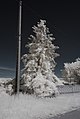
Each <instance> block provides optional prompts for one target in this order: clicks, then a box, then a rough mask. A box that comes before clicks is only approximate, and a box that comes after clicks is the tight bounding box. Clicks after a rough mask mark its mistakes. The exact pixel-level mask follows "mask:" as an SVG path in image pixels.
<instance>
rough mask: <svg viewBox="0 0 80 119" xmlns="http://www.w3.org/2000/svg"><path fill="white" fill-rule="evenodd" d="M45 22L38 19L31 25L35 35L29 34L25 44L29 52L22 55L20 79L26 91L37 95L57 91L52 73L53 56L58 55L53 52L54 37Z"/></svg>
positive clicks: (55, 47) (45, 94) (54, 47)
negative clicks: (36, 22)
mask: <svg viewBox="0 0 80 119" xmlns="http://www.w3.org/2000/svg"><path fill="white" fill-rule="evenodd" d="M45 23H46V21H45V20H40V22H38V24H37V26H34V27H32V28H33V32H34V34H35V35H30V38H29V40H30V41H31V43H29V44H27V45H26V47H28V49H29V53H28V54H24V55H23V56H22V61H23V63H24V72H23V74H22V81H23V83H24V86H25V89H26V93H35V94H36V95H38V96H52V95H55V94H56V93H58V91H57V88H56V85H55V81H56V79H54V77H55V75H54V73H53V71H54V69H55V66H56V62H55V58H56V57H57V56H59V55H58V54H57V53H55V50H56V49H58V47H57V46H54V44H52V40H54V39H55V38H54V37H53V35H52V34H50V32H49V29H48V28H47V27H46V25H45ZM57 81H58V80H57Z"/></svg>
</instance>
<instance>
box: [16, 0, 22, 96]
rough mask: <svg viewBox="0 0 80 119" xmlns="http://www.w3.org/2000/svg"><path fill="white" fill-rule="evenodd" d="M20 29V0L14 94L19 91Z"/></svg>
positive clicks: (20, 6)
mask: <svg viewBox="0 0 80 119" xmlns="http://www.w3.org/2000/svg"><path fill="white" fill-rule="evenodd" d="M21 29H22V0H20V1H19V32H18V48H17V62H16V79H15V94H19V89H20V74H21V73H20V72H21V71H20V70H21V68H20V65H21V64H20V60H21Z"/></svg>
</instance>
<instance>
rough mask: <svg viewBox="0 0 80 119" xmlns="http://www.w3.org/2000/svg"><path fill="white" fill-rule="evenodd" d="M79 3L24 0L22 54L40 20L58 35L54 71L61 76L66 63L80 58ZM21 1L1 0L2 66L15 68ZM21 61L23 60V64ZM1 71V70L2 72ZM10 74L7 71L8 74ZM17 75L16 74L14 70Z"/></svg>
mask: <svg viewBox="0 0 80 119" xmlns="http://www.w3.org/2000/svg"><path fill="white" fill-rule="evenodd" d="M79 14H80V6H79V3H77V2H68V1H67V2H65V1H54V0H51V1H50V0H47V1H45V0H44V2H43V1H42V0H41V1H37V0H34V1H32V0H28V1H26V0H23V15H22V54H21V56H22V55H23V54H24V53H26V52H27V50H26V48H25V44H26V43H27V42H28V37H29V35H30V34H32V33H33V32H32V26H33V25H36V24H37V22H39V21H40V19H44V20H46V25H47V27H48V28H49V29H50V32H51V33H52V34H53V35H54V37H55V38H56V39H55V41H54V45H57V46H59V49H58V50H57V51H56V52H57V53H59V54H60V56H59V57H58V58H56V62H57V66H56V68H55V72H56V75H57V76H61V73H60V70H61V69H63V63H64V62H72V61H73V62H74V61H75V59H76V58H78V57H80V54H79V51H80V15H79ZM17 35H18V2H17V1H16V0H14V1H10V0H7V1H5V2H4V1H1V3H0V67H7V68H12V69H16V50H17V40H18V37H17ZM21 64H22V63H21ZM0 73H2V72H1V71H0ZM7 74H8V73H5V76H6V75H7ZM13 75H15V73H13Z"/></svg>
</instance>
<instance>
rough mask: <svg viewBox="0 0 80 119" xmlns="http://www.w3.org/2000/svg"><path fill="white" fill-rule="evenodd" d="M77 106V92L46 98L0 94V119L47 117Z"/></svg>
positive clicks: (78, 101) (79, 97) (38, 118)
mask: <svg viewBox="0 0 80 119" xmlns="http://www.w3.org/2000/svg"><path fill="white" fill-rule="evenodd" d="M79 107H80V94H79V93H76V94H66V95H59V96H57V97H54V98H46V99H44V98H43V99H40V98H36V97H35V96H30V95H22V94H20V95H19V97H15V96H8V95H6V94H0V119H48V117H52V116H55V115H57V114H61V113H65V112H67V111H70V110H73V109H76V108H79Z"/></svg>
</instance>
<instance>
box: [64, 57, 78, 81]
mask: <svg viewBox="0 0 80 119" xmlns="http://www.w3.org/2000/svg"><path fill="white" fill-rule="evenodd" d="M63 78H65V79H66V80H67V81H69V82H71V81H74V82H77V83H80V58H77V59H76V61H75V62H72V63H64V70H63Z"/></svg>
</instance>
